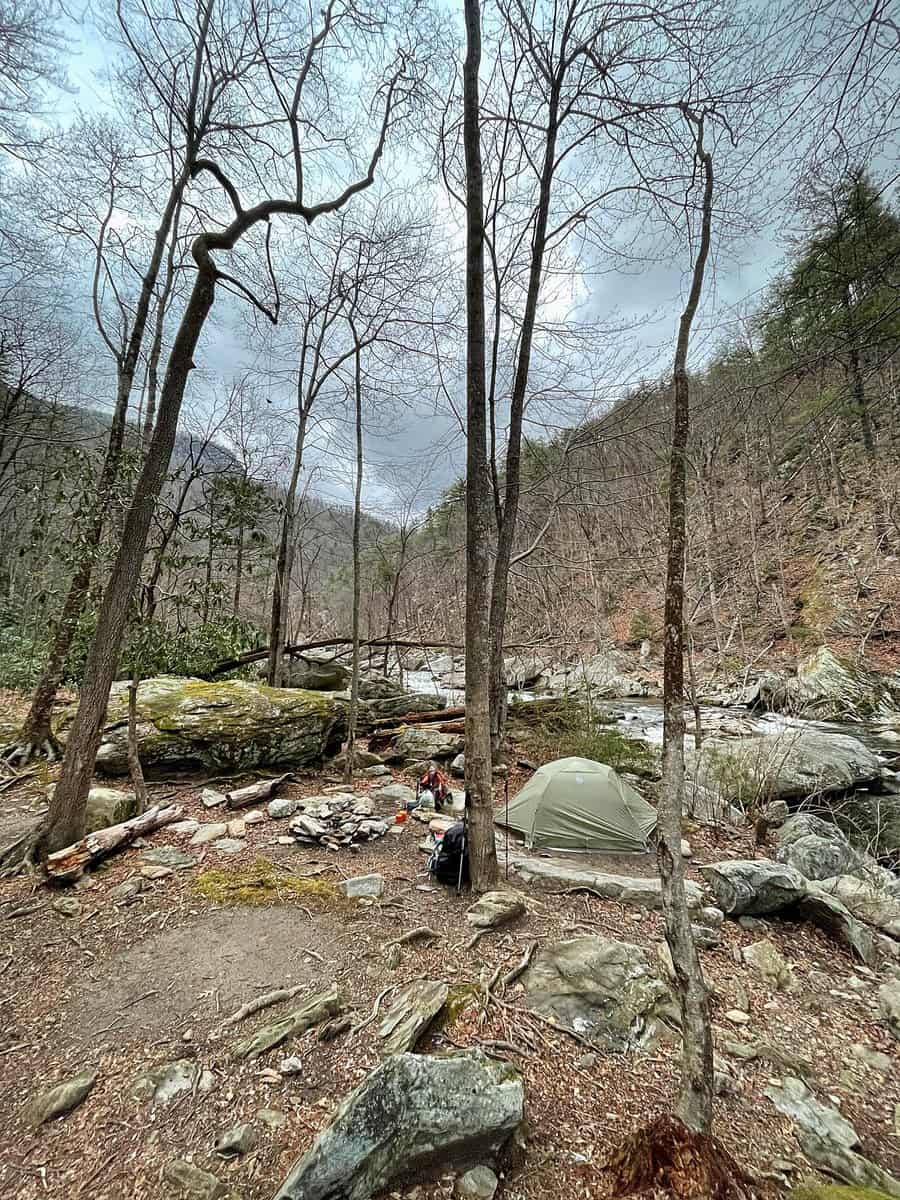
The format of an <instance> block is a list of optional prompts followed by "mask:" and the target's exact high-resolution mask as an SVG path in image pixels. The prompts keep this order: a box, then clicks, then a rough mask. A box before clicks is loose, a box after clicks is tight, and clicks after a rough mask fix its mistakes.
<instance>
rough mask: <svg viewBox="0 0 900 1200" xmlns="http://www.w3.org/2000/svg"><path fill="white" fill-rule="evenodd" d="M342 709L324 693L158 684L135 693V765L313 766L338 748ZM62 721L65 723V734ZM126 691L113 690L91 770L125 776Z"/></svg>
mask: <svg viewBox="0 0 900 1200" xmlns="http://www.w3.org/2000/svg"><path fill="white" fill-rule="evenodd" d="M346 713H347V706H346V703H345V702H344V701H343V700H341V699H339V698H337V697H335V696H332V695H330V694H329V693H327V692H312V691H304V690H301V689H299V688H269V687H264V686H263V685H262V684H256V683H247V682H244V681H242V680H229V681H227V682H218V683H206V682H204V681H203V680H202V679H182V678H178V677H175V676H161V677H160V678H157V679H145V680H144V681H143V683H141V685H140V688H139V689H138V697H137V732H138V748H139V753H140V758H141V763H142V764H143V766H144V767H146V768H149V769H151V770H153V769H155V770H161V769H163V770H169V769H173V768H191V767H204V768H207V769H213V770H243V769H246V768H251V767H293V766H306V765H307V764H310V763H315V762H319V761H320V760H321V759H322V758H325V757H327V756H328V755H331V754H333V753H334V752H335V751H336V750H337V749H339V748H340V744H341V741H342V739H343V737H344V734H345V732H346ZM65 723H66V719H65V718H64V721H63V732H64V731H65ZM127 741H128V696H127V684H125V683H117V684H113V689H112V692H111V694H110V698H109V705H108V707H107V710H106V724H105V726H104V729H103V738H102V742H101V745H100V751H99V753H98V755H97V766H98V768H99V769H100V770H102V771H105V772H107V773H108V774H111V775H119V774H124V773H125V772H126V771H127V770H128V761H127V753H126V751H127Z"/></svg>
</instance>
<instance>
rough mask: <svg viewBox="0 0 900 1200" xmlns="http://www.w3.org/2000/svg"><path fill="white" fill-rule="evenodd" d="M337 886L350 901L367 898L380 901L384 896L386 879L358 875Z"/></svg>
mask: <svg viewBox="0 0 900 1200" xmlns="http://www.w3.org/2000/svg"><path fill="white" fill-rule="evenodd" d="M337 886H338V890H339V891H341V892H343V893H344V895H345V896H346V897H347V898H348V899H350V900H359V899H361V898H363V897H366V896H369V897H372V898H374V899H378V897H379V896H383V895H384V887H385V878H384V876H383V875H356V876H354V878H353V879H344V880H342V881H341V882H340V883H338V885H337Z"/></svg>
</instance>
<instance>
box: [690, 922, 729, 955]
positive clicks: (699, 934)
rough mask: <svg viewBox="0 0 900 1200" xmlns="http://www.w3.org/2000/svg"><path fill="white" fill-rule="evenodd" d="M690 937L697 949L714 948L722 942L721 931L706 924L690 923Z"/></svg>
mask: <svg viewBox="0 0 900 1200" xmlns="http://www.w3.org/2000/svg"><path fill="white" fill-rule="evenodd" d="M691 937H692V938H693V939H694V945H695V946H696V947H697V949H698V950H715V948H716V946H720V945H721V944H722V931H721V930H720V929H710V928H709V926H707V925H691Z"/></svg>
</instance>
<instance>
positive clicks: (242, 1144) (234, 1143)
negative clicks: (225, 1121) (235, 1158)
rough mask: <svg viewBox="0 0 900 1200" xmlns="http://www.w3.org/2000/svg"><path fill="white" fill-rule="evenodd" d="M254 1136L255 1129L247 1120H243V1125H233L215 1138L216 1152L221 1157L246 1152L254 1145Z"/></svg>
mask: <svg viewBox="0 0 900 1200" xmlns="http://www.w3.org/2000/svg"><path fill="white" fill-rule="evenodd" d="M256 1136H257V1135H256V1130H255V1129H254V1128H253V1126H252V1125H251V1124H250V1123H249V1122H245V1123H244V1124H243V1125H234V1126H232V1128H231V1129H226V1130H225V1132H224V1133H220V1134H219V1136H218V1137H217V1138H216V1146H215V1149H216V1154H221V1155H222V1157H223V1158H229V1157H230V1156H231V1155H236V1154H246V1153H247V1151H248V1150H252V1149H253V1147H254V1146H255V1145H256Z"/></svg>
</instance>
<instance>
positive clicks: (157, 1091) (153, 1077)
mask: <svg viewBox="0 0 900 1200" xmlns="http://www.w3.org/2000/svg"><path fill="white" fill-rule="evenodd" d="M199 1076H200V1072H199V1068H198V1066H197V1064H196V1063H194V1062H192V1061H191V1060H190V1059H189V1058H181V1059H178V1061H177V1062H169V1063H163V1064H162V1065H161V1066H158V1067H151V1069H150V1070H149V1071H145V1072H144V1073H143V1074H142V1075H138V1076H137V1078H136V1079H135V1080H134V1082H133V1083H132V1085H131V1095H132V1096H133V1097H134V1099H135V1100H143V1101H148V1102H149V1103H151V1104H169V1103H171V1101H173V1100H175V1099H176V1098H177V1097H178V1096H181V1095H183V1094H184V1093H185V1092H192V1091H193V1090H194V1085H195V1084H196V1083H197V1082H198V1079H199Z"/></svg>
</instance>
